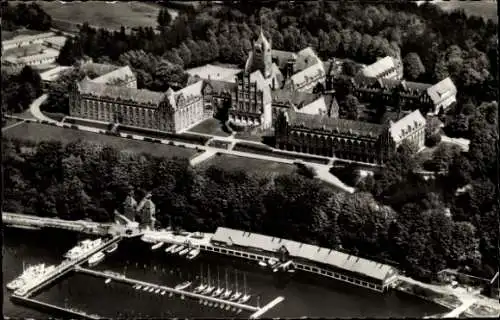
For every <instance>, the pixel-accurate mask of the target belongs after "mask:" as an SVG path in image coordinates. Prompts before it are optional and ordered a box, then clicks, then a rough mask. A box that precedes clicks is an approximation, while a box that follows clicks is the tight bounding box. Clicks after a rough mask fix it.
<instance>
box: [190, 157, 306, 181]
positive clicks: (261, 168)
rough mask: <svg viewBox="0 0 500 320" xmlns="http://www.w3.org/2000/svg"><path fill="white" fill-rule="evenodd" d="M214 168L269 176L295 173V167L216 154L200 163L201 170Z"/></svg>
mask: <svg viewBox="0 0 500 320" xmlns="http://www.w3.org/2000/svg"><path fill="white" fill-rule="evenodd" d="M210 166H216V167H219V168H221V169H224V170H229V171H238V170H242V171H245V172H247V173H250V174H258V175H261V176H269V175H275V174H290V173H293V172H295V169H296V166H294V165H291V164H286V163H279V162H274V161H267V160H260V159H251V158H245V157H238V156H233V155H227V154H216V155H215V156H213V157H212V158H210V159H208V160H206V161H204V162H202V163H201V164H200V167H201V168H208V167H210Z"/></svg>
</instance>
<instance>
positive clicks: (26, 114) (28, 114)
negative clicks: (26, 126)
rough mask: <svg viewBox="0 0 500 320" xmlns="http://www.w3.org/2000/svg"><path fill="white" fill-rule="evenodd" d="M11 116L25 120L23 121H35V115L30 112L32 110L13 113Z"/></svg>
mask: <svg viewBox="0 0 500 320" xmlns="http://www.w3.org/2000/svg"><path fill="white" fill-rule="evenodd" d="M11 115H13V116H16V117H19V118H23V119H34V117H33V115H32V114H31V112H30V109H26V110H24V111H23V112H16V113H12V114H11Z"/></svg>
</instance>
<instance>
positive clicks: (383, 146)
mask: <svg viewBox="0 0 500 320" xmlns="http://www.w3.org/2000/svg"><path fill="white" fill-rule="evenodd" d="M275 137H276V145H275V147H276V148H279V149H282V150H288V151H295V152H303V153H309V154H315V155H321V156H326V157H337V158H339V159H345V160H351V161H357V162H366V163H372V164H379V165H382V164H384V163H385V162H386V161H387V160H388V159H389V158H390V156H391V155H392V153H393V152H394V151H396V150H397V148H398V147H399V146H400V145H401V143H402V142H403V141H405V140H406V141H411V142H414V143H415V145H416V147H417V148H418V149H421V148H422V147H423V143H424V138H425V118H424V117H423V116H422V115H421V114H420V112H419V111H418V110H417V111H415V112H412V113H411V114H409V115H407V116H406V117H404V118H402V119H401V120H399V121H397V122H395V123H390V125H379V124H372V123H367V122H360V121H352V120H345V119H334V118H331V117H326V116H321V115H310V114H304V113H299V112H294V111H290V112H288V113H282V114H281V115H280V116H279V117H278V120H277V122H276V128H275Z"/></svg>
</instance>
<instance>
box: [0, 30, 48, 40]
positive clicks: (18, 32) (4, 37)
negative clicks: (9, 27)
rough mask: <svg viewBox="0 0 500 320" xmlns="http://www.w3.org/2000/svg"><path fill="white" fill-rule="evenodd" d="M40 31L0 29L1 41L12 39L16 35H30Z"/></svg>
mask: <svg viewBox="0 0 500 320" xmlns="http://www.w3.org/2000/svg"><path fill="white" fill-rule="evenodd" d="M39 33H41V32H40V31H36V30H29V29H20V30H15V31H6V30H2V41H5V40H11V39H14V38H15V37H17V36H32V35H35V34H39Z"/></svg>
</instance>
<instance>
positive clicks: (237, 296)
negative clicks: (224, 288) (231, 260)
mask: <svg viewBox="0 0 500 320" xmlns="http://www.w3.org/2000/svg"><path fill="white" fill-rule="evenodd" d="M235 279H236V284H235V288H236V291H235V292H234V294H233V295H232V296H231V298H230V299H229V300H231V301H234V300H238V299H239V298H240V297H241V292H239V291H238V270H236V274H235Z"/></svg>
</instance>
